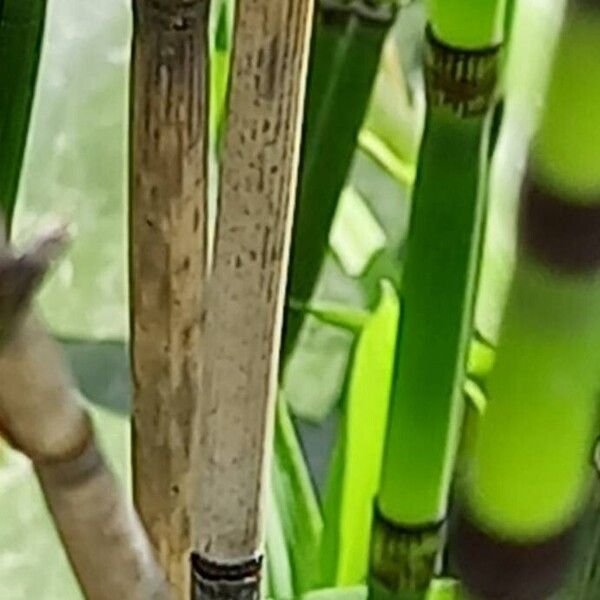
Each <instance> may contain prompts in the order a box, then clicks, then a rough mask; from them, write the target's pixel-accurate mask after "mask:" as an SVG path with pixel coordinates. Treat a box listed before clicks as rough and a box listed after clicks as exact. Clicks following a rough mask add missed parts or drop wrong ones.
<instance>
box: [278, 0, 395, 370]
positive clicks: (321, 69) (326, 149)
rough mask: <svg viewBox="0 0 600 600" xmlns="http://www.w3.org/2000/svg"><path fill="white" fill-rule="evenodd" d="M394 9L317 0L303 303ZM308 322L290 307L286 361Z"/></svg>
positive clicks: (292, 289) (295, 245)
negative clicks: (318, 0)
mask: <svg viewBox="0 0 600 600" xmlns="http://www.w3.org/2000/svg"><path fill="white" fill-rule="evenodd" d="M395 8H396V3H395V2H382V3H380V4H378V5H377V6H371V5H370V4H367V3H366V2H354V3H347V2H346V3H345V2H335V1H331V0H321V1H320V2H317V12H316V15H315V32H314V36H313V41H312V54H311V62H310V70H309V78H308V89H307V101H306V110H305V117H304V118H305V122H304V145H303V148H302V159H301V171H300V182H299V194H298V203H297V206H296V215H295V222H294V230H293V234H292V253H291V261H290V283H289V295H290V297H291V298H293V299H294V300H295V301H298V302H301V303H303V304H304V303H307V302H309V301H310V299H311V296H312V293H313V291H314V288H315V285H316V282H317V279H318V277H319V273H320V271H321V267H322V264H323V260H324V258H325V256H326V253H327V251H328V248H329V243H328V242H329V231H330V229H331V224H332V222H333V218H334V215H335V210H336V207H337V203H338V198H339V196H340V193H341V191H342V188H343V186H344V184H345V182H346V178H347V176H348V173H349V171H350V166H351V164H352V158H353V156H354V152H355V150H356V144H357V138H358V132H359V129H360V127H361V125H362V123H363V119H364V117H365V114H366V111H367V108H368V106H369V99H370V97H371V90H372V88H373V83H374V81H375V76H376V75H377V71H378V67H379V62H380V58H381V52H382V47H383V43H384V42H385V39H386V37H387V34H388V32H389V30H390V28H391V26H392V24H393V23H394V19H395V15H396V10H395ZM357 64H360V68H357ZM303 321H304V313H303V312H302V311H294V310H288V311H287V314H286V323H285V340H284V342H285V344H284V347H283V352H284V356H283V361H284V365H285V361H286V359H287V357H288V356H289V355H290V354H291V353H292V352H293V349H294V347H295V344H296V340H297V337H298V334H299V332H300V328H301V326H302V323H303Z"/></svg>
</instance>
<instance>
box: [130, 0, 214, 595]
mask: <svg viewBox="0 0 600 600" xmlns="http://www.w3.org/2000/svg"><path fill="white" fill-rule="evenodd" d="M208 10H209V2H208V0H171V1H169V0H154V1H151V0H135V1H134V41H133V74H132V93H131V111H132V112H131V122H132V130H131V182H130V185H131V206H130V245H131V246H130V261H131V290H132V291H131V340H132V342H131V343H132V370H133V378H134V415H133V468H134V494H135V500H136V504H137V507H138V510H139V512H140V515H141V518H142V521H143V522H144V524H145V526H146V528H147V530H148V533H149V535H150V538H151V540H152V542H153V544H154V545H155V547H156V550H157V553H158V556H159V559H160V562H161V564H162V566H163V568H164V569H165V571H166V573H167V577H168V579H169V581H170V582H171V583H172V584H173V586H174V588H175V589H177V593H178V597H185V596H186V594H187V590H188V589H189V573H188V571H189V566H188V565H189V561H188V555H189V552H190V551H191V548H192V547H193V543H194V540H193V531H194V527H193V525H192V523H191V521H192V520H193V514H192V510H191V502H192V487H193V486H192V485H191V481H190V477H191V473H192V471H193V467H192V464H193V461H194V459H195V455H194V453H193V452H192V448H191V439H192V423H193V416H192V415H193V413H194V412H195V410H196V405H197V402H198V397H199V379H200V355H201V348H200V342H201V336H200V329H201V322H200V321H201V294H202V289H203V279H204V274H205V264H206V256H205V238H206V231H205V211H206V206H205V204H206V195H207V192H206V188H207V174H206V170H207V167H206V146H207V133H206V132H207V113H208V110H207V108H208V107H207V85H206V82H207V79H208V77H207V27H208Z"/></svg>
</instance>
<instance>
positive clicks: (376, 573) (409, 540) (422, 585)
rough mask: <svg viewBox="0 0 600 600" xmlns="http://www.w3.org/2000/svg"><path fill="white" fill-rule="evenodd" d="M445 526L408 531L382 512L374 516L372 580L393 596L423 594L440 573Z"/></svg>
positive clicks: (436, 524) (376, 511)
mask: <svg viewBox="0 0 600 600" xmlns="http://www.w3.org/2000/svg"><path fill="white" fill-rule="evenodd" d="M443 534H444V523H443V522H442V523H433V524H427V525H424V526H422V527H404V526H402V525H398V524H396V523H392V522H391V521H390V520H388V519H387V518H386V517H385V516H383V515H382V514H381V512H380V511H379V509H378V508H376V509H375V514H374V528H373V538H372V540H371V555H370V569H369V573H370V577H371V579H372V580H374V581H375V582H376V584H377V585H378V586H381V587H383V588H385V589H386V590H387V591H389V592H399V591H402V592H411V591H415V592H417V591H423V590H426V589H427V587H428V586H429V583H430V581H431V578H432V577H433V575H434V574H435V573H436V570H437V566H438V562H439V550H440V548H441V546H442V544H441V539H442V536H443Z"/></svg>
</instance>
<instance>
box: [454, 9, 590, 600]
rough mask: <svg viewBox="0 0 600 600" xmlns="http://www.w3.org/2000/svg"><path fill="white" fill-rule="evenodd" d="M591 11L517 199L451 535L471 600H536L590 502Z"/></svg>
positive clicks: (561, 570) (574, 13) (559, 62)
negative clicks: (514, 244) (482, 399)
mask: <svg viewBox="0 0 600 600" xmlns="http://www.w3.org/2000/svg"><path fill="white" fill-rule="evenodd" d="M599 34H600V10H599V7H598V6H597V5H593V6H592V5H590V3H585V2H574V3H572V5H571V7H570V10H569V11H568V12H567V17H566V22H565V27H564V30H563V33H562V36H561V41H560V44H559V47H558V51H557V55H556V59H555V63H554V68H553V73H552V77H551V81H550V87H549V93H548V99H547V103H546V108H545V111H544V114H543V118H542V121H541V126H540V129H539V131H538V133H537V136H536V138H535V141H534V144H533V147H532V153H531V157H530V163H529V167H528V171H527V177H526V182H525V185H524V187H523V190H522V195H521V212H520V215H519V247H518V255H517V266H516V271H515V275H514V278H513V281H512V286H511V290H510V294H509V298H508V303H507V308H506V312H505V314H504V319H503V324H502V328H501V332H500V338H499V344H498V351H497V356H496V361H495V364H494V368H493V370H492V373H491V375H490V377H489V382H488V390H489V395H490V402H489V405H488V408H487V409H486V415H485V418H484V420H483V422H482V424H481V426H480V427H479V430H478V432H477V435H476V439H475V444H474V448H473V451H472V456H471V460H470V463H469V467H468V473H469V476H468V477H465V478H464V479H463V480H462V481H461V486H460V494H459V507H460V510H459V516H458V519H457V524H456V528H455V531H454V534H453V536H452V540H451V541H452V543H453V545H454V547H455V554H456V557H457V565H458V567H459V570H460V573H461V575H462V578H463V580H464V582H465V585H466V587H467V588H468V589H469V590H470V592H471V593H472V594H475V595H476V597H482V598H488V597H510V598H514V599H515V600H522V599H523V600H524V599H526V600H544V599H546V598H550V597H552V596H553V594H554V593H556V592H557V591H558V590H559V589H560V587H561V585H562V583H563V581H564V580H565V577H566V575H567V573H568V570H569V566H570V563H571V561H572V560H573V552H574V548H575V540H576V538H577V529H578V522H579V520H580V518H581V515H582V513H583V510H584V508H585V506H586V503H587V499H588V492H589V490H590V484H591V478H592V477H593V470H592V465H591V460H590V459H591V455H592V450H593V446H594V438H595V437H596V436H597V423H598V409H599V406H598V398H597V389H598V370H597V365H598V361H599V360H600V285H599V274H600V246H599V244H598V239H600V176H599V172H600V171H599V166H600V149H599V148H600V109H599V108H598V107H599V106H600V85H599V84H598V77H599V76H600V66H599V65H600V35H599Z"/></svg>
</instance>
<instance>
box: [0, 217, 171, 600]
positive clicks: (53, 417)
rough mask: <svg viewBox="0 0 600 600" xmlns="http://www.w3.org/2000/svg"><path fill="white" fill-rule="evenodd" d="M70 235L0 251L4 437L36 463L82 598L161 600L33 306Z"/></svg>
mask: <svg viewBox="0 0 600 600" xmlns="http://www.w3.org/2000/svg"><path fill="white" fill-rule="evenodd" d="M64 238H65V232H64V230H62V229H58V230H56V231H52V232H50V233H49V234H48V235H47V236H45V237H43V238H41V239H40V241H39V243H37V244H36V245H34V246H33V247H32V248H30V249H29V251H27V252H26V253H24V254H23V255H21V256H18V257H15V256H13V255H12V254H11V253H10V252H9V251H8V250H7V248H6V247H5V246H4V245H3V243H2V242H0V381H1V382H2V385H1V386H0V432H2V434H3V435H4V436H5V437H6V438H7V439H9V440H10V442H11V443H12V444H13V445H14V446H15V447H16V448H18V449H19V450H21V451H22V452H24V453H25V454H26V455H27V456H28V457H29V458H30V459H31V460H32V461H33V464H34V467H35V470H36V473H37V475H38V478H39V481H40V484H41V486H42V490H43V492H44V495H45V498H46V501H47V503H48V507H49V509H50V511H51V513H52V516H53V518H54V522H55V524H56V527H57V529H58V532H59V534H60V537H61V540H62V542H63V545H64V547H65V549H66V551H67V555H68V557H69V560H70V562H71V565H72V567H73V570H74V572H75V574H76V576H77V578H78V580H79V583H80V585H81V588H82V590H83V591H84V593H85V595H86V598H90V599H92V600H109V599H110V600H112V599H114V598H132V599H135V600H145V599H147V598H152V599H155V600H163V599H166V598H167V597H168V591H167V586H166V582H165V580H164V577H163V575H162V573H161V571H160V569H159V567H158V564H157V563H156V561H155V559H154V556H153V553H152V548H151V546H150V543H149V541H148V539H147V537H146V534H145V532H144V530H143V528H142V526H141V524H140V522H139V520H138V518H137V515H136V514H135V511H134V510H133V508H132V507H131V506H130V505H129V504H128V503H127V502H126V501H125V496H124V495H123V493H122V492H121V490H120V488H119V486H118V485H117V482H116V480H115V478H114V477H113V475H112V473H111V472H110V470H109V469H108V468H107V466H106V463H105V462H104V459H103V457H102V455H101V453H100V452H99V450H98V447H97V445H96V442H95V439H94V434H93V430H92V426H91V422H90V419H89V417H88V415H87V413H86V412H85V410H84V408H83V407H82V405H81V403H80V402H79V394H78V391H77V389H76V387H75V384H74V382H73V380H72V378H71V374H70V371H69V369H68V367H67V365H66V363H65V361H64V359H63V356H62V353H61V351H60V348H59V347H58V345H57V344H56V343H55V342H54V341H53V340H52V339H51V338H50V336H49V335H48V334H47V333H46V331H45V330H44V328H43V326H42V324H41V323H40V321H39V320H38V319H37V318H36V317H35V315H33V314H32V313H31V311H30V309H29V306H28V305H29V301H30V299H31V296H32V294H33V292H34V291H35V289H36V287H37V286H38V284H39V283H40V281H41V279H42V277H43V275H44V274H45V272H46V270H47V268H48V266H49V263H50V261H51V260H52V259H53V258H54V256H55V255H56V253H57V252H58V251H59V250H60V248H61V247H62V246H63V243H64Z"/></svg>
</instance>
